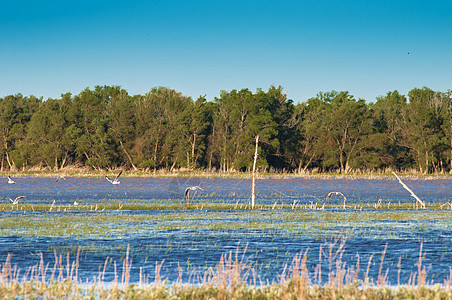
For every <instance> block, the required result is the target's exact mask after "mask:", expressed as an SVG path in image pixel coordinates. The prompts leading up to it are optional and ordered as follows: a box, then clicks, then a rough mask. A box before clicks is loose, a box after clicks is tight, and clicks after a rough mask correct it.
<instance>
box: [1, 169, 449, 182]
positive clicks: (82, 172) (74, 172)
mask: <svg viewBox="0 0 452 300" xmlns="http://www.w3.org/2000/svg"><path fill="white" fill-rule="evenodd" d="M120 171H122V169H114V170H105V171H103V170H86V169H83V168H63V169H60V170H58V171H52V170H36V169H30V170H25V171H24V170H22V171H9V172H8V171H0V177H6V176H8V175H9V176H13V177H54V176H61V175H64V176H73V177H103V176H114V175H116V174H118V172H120ZM397 174H398V175H399V176H401V177H403V178H406V179H414V180H415V179H417V180H421V179H423V180H449V179H451V180H452V174H445V173H436V174H422V173H417V172H413V171H401V172H397ZM121 177H149V178H153V177H195V178H196V177H204V178H209V177H210V178H214V177H219V178H221V177H229V178H250V179H251V178H252V173H251V172H232V171H231V172H217V171H197V170H175V171H168V170H158V171H141V170H138V171H135V170H125V171H123V173H122V174H121ZM256 178H257V179H291V178H307V179H331V180H334V179H350V180H354V179H369V180H378V179H394V180H397V178H395V176H394V175H393V174H392V171H387V172H367V173H366V172H363V173H361V172H355V173H349V174H340V173H296V172H293V173H276V172H257V176H256Z"/></svg>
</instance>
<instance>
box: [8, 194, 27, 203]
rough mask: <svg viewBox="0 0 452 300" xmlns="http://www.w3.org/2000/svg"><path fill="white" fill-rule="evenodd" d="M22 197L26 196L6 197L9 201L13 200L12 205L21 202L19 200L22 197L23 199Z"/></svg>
mask: <svg viewBox="0 0 452 300" xmlns="http://www.w3.org/2000/svg"><path fill="white" fill-rule="evenodd" d="M22 198H25V196H19V197H17V198H16V199H14V200H13V199H11V198H9V197H6V199H8V200H9V201H11V204H12V205H17V204H19V200H20V199H22Z"/></svg>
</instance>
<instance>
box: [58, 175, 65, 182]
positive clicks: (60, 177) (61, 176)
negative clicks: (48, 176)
mask: <svg viewBox="0 0 452 300" xmlns="http://www.w3.org/2000/svg"><path fill="white" fill-rule="evenodd" d="M60 179H63V180H66V177H64V176H63V175H60V176H58V177H57V179H56V182H58V181H59V180H60Z"/></svg>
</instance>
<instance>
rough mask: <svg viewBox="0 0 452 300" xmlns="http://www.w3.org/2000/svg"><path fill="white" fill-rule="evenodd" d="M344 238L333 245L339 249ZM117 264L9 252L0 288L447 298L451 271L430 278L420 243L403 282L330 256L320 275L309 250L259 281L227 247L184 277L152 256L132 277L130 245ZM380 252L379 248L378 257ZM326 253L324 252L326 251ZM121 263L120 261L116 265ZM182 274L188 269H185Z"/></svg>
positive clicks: (147, 295)
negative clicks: (83, 273) (27, 258)
mask: <svg viewBox="0 0 452 300" xmlns="http://www.w3.org/2000/svg"><path fill="white" fill-rule="evenodd" d="M343 246H344V244H343V243H342V242H341V243H340V244H339V245H332V247H333V248H335V251H339V252H340V251H343V250H341V249H344V248H343ZM123 251H125V252H126V254H125V256H124V259H123V261H122V264H116V262H115V261H114V262H112V261H110V260H108V258H107V259H106V260H105V263H104V265H103V266H101V267H100V268H99V273H98V274H97V275H95V276H93V278H92V279H84V278H80V277H79V275H78V274H79V273H78V266H79V263H80V253H79V251H77V254H76V258H75V259H73V258H71V257H70V256H69V254H68V255H67V256H66V257H63V256H57V255H56V256H55V262H54V263H53V265H52V264H49V263H46V262H44V260H43V257H42V256H41V261H40V262H39V263H38V264H36V265H34V266H31V267H30V268H29V269H28V270H25V271H21V270H18V269H17V267H15V266H13V265H12V263H11V256H8V257H7V259H6V261H5V263H4V264H1V265H0V294H1V295H2V297H3V298H5V299H19V298H26V299H29V298H33V299H34V298H39V299H41V298H52V299H53V298H56V299H82V298H83V299H85V298H86V299H451V297H452V271H451V273H450V276H449V277H448V278H447V279H445V280H444V282H443V283H442V284H438V283H437V284H429V280H428V274H427V271H426V268H425V267H424V266H423V265H422V256H423V254H422V245H421V249H420V254H419V259H418V262H417V266H418V271H417V272H415V273H414V274H413V276H411V277H410V280H409V282H408V284H406V285H400V284H397V285H392V286H390V285H389V283H388V281H387V278H386V276H385V274H384V273H382V272H381V271H380V272H379V273H378V276H377V278H371V277H369V276H368V274H367V273H364V274H362V273H361V274H360V272H359V268H360V266H359V264H357V265H356V266H353V265H347V263H346V262H344V261H342V260H341V258H340V257H339V258H335V259H334V260H335V262H334V263H333V265H334V266H335V267H333V268H331V269H330V270H329V273H328V279H326V280H322V276H321V274H320V273H319V272H320V271H319V270H321V268H320V267H321V264H322V263H321V261H320V262H319V264H318V265H317V266H316V267H315V270H316V271H314V272H310V271H309V269H308V266H307V261H308V255H307V254H308V250H306V251H304V252H300V253H299V254H297V255H295V257H294V258H293V260H292V262H291V263H290V265H289V266H288V268H287V269H285V270H284V271H283V272H282V273H281V274H278V276H276V278H277V280H275V281H273V282H271V283H270V282H262V281H260V279H259V277H257V276H256V269H255V267H254V266H253V265H252V264H250V263H248V262H247V261H244V260H243V256H242V255H241V254H239V253H238V252H239V250H238V249H237V252H236V253H233V252H232V251H231V252H229V253H227V254H224V255H222V256H221V258H220V261H219V262H218V263H217V264H216V266H214V267H213V266H212V267H209V268H207V269H205V270H204V271H202V272H201V273H200V275H199V276H195V275H194V273H193V272H191V273H190V272H189V271H188V272H189V273H190V275H189V276H190V278H191V279H189V282H187V283H184V282H183V281H182V277H183V276H184V273H186V272H184V270H182V269H180V268H178V269H177V270H175V272H177V273H178V279H177V280H176V281H175V282H169V281H168V280H166V279H165V276H164V275H163V274H161V268H162V265H163V264H164V262H163V261H162V262H156V265H155V273H154V276H152V277H149V276H148V275H147V274H145V273H144V271H143V269H142V268H140V274H139V282H137V283H131V282H130V278H131V270H132V260H131V259H130V258H129V248H127V250H125V249H124V250H123ZM384 254H385V252H383V253H382V255H381V257H382V259H381V260H382V261H383V258H384ZM325 255H326V254H325ZM112 265H113V266H114V279H113V280H112V281H110V282H109V281H106V280H105V279H104V278H105V277H104V275H105V271H106V269H107V268H111V267H112ZM121 266H122V267H121ZM185 276H187V274H185Z"/></svg>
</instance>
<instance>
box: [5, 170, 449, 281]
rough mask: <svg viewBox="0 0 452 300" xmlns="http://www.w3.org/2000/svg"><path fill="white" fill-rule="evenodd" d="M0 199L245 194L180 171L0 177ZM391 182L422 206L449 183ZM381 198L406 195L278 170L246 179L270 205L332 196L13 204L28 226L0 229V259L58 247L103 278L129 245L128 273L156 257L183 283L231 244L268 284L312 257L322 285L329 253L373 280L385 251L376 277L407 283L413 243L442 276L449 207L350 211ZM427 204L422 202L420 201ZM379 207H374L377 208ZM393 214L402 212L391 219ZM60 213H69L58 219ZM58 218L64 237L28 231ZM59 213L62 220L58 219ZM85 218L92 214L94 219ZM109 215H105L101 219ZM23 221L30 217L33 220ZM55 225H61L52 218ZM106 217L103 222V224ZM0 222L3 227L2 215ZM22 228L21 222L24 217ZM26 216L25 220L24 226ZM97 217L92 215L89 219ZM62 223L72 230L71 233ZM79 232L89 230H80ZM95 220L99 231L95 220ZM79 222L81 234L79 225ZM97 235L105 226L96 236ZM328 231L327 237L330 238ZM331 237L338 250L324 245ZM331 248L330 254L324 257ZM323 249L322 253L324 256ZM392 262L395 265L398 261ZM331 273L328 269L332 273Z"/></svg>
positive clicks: (30, 258)
mask: <svg viewBox="0 0 452 300" xmlns="http://www.w3.org/2000/svg"><path fill="white" fill-rule="evenodd" d="M2 179H4V180H3V183H2V184H1V185H0V187H1V190H2V194H1V195H0V196H1V199H2V201H3V203H6V201H7V200H6V197H10V198H15V197H17V196H22V195H23V196H25V199H23V202H24V203H28V204H49V205H50V204H51V203H52V202H53V201H54V200H55V202H56V204H55V205H57V206H69V205H71V204H72V203H73V202H74V200H78V201H81V202H82V205H96V204H98V205H99V207H101V205H102V204H106V203H115V204H116V203H117V204H121V203H127V202H133V203H137V204H140V203H142V204H154V203H155V204H178V203H185V200H184V197H183V195H184V190H185V188H186V187H188V186H193V185H199V186H201V187H202V188H203V189H204V191H198V192H197V193H196V194H195V195H193V193H192V195H193V196H192V200H191V202H192V203H193V204H194V205H196V204H198V205H199V206H201V205H202V204H207V203H216V204H236V203H239V204H248V203H249V202H250V186H251V180H250V179H242V178H219V177H215V178H188V177H165V178H163V177H150V178H145V177H136V178H134V177H124V178H121V184H120V185H116V186H114V185H111V184H110V183H108V182H107V181H106V180H105V178H102V177H83V178H79V177H68V178H67V180H65V181H62V180H60V181H59V182H56V181H55V178H49V177H39V178H38V177H20V178H15V181H16V182H17V184H15V185H9V184H7V183H6V179H5V178H2ZM403 181H404V182H405V183H406V184H407V185H408V186H409V187H410V188H411V189H412V190H413V191H414V192H415V193H416V195H417V196H419V198H421V199H422V200H423V201H425V202H426V203H428V204H432V203H447V202H451V201H452V181H451V180H449V179H436V180H409V179H403ZM332 191H340V192H342V193H343V194H344V195H345V196H346V197H347V205H349V208H347V209H346V210H343V209H342V208H341V205H342V203H343V199H342V198H340V197H337V196H336V197H332V198H330V199H329V200H328V201H327V200H326V199H325V198H326V195H327V194H328V193H329V192H332ZM379 200H381V202H382V204H387V203H393V204H395V203H401V204H404V203H414V201H415V200H414V199H413V198H412V197H411V196H410V194H409V193H408V192H407V191H406V190H405V189H404V188H403V187H402V186H401V185H400V184H399V183H398V181H397V180H393V179H378V180H369V179H319V178H287V179H275V178H266V179H258V180H257V182H256V203H257V204H266V205H272V204H274V203H275V202H277V204H281V203H282V204H286V205H290V204H292V203H293V202H294V201H297V204H298V205H306V204H311V203H317V204H318V207H319V206H321V204H322V203H326V204H333V205H335V207H334V208H328V209H325V210H307V209H304V210H303V209H302V210H298V211H297V210H295V211H292V210H290V209H283V210H278V209H275V210H255V211H252V212H250V211H237V210H227V211H205V210H196V209H194V210H181V211H171V210H163V211H158V210H157V211H156V210H130V211H127V210H122V211H116V210H105V211H83V210H81V211H69V212H64V211H59V212H58V211H52V212H32V211H27V212H25V213H24V212H22V211H1V212H0V218H1V219H2V221H3V220H5V222H6V221H7V220H8V218H9V219H12V220H15V219H14V218H19V217H20V220H23V221H24V222H28V223H27V224H28V225H27V226H30V228H33V226H34V227H35V228H33V230H35V231H32V229H21V228H7V226H6V225H4V226H3V227H2V228H1V234H0V262H2V263H3V262H5V260H6V257H7V255H8V253H9V254H11V255H12V264H13V265H14V264H16V265H18V267H20V269H21V270H26V269H27V268H28V267H30V266H32V265H34V264H37V263H38V262H39V260H40V253H42V254H43V256H44V261H45V262H46V263H49V266H50V267H51V266H53V263H54V261H55V253H56V254H57V255H63V256H64V257H65V255H66V253H70V255H71V258H72V259H74V258H75V253H76V252H77V248H78V247H80V249H81V257H80V267H79V278H83V279H84V278H89V279H92V278H93V276H97V275H98V274H99V272H100V271H102V270H103V268H104V263H105V261H106V259H107V257H108V258H109V260H108V262H109V263H108V264H107V268H106V272H105V280H106V281H109V280H112V279H113V276H114V268H113V264H112V262H113V261H116V262H117V265H118V269H121V266H122V259H124V257H125V254H126V248H127V246H129V247H130V257H131V259H132V278H131V280H132V281H135V282H136V281H138V280H139V272H140V268H141V269H142V271H143V272H144V273H145V274H147V275H149V279H150V280H151V281H152V280H153V277H154V270H155V264H156V262H162V261H164V263H163V267H162V270H161V275H162V276H163V277H165V278H168V279H169V280H171V281H175V280H176V279H177V276H178V271H177V270H178V268H181V270H183V277H182V279H183V281H185V282H188V281H189V280H192V278H193V275H196V274H202V273H203V272H205V271H206V270H207V269H208V268H209V267H212V268H215V266H216V265H217V264H218V262H219V261H220V257H221V255H222V254H227V253H229V252H230V251H232V252H233V253H235V252H238V253H239V258H242V257H243V259H244V261H245V262H246V263H247V264H248V265H250V266H252V267H253V268H254V269H255V270H257V274H258V276H259V278H260V279H261V280H262V281H263V282H267V281H268V282H272V281H278V274H281V273H282V272H283V270H284V266H286V265H287V266H289V265H290V264H291V263H292V259H293V257H294V256H295V255H296V254H298V253H300V252H303V253H305V251H306V250H308V252H307V253H308V266H309V272H310V275H311V276H314V269H315V267H316V266H317V265H318V264H319V250H320V249H323V250H324V255H322V260H321V263H322V270H323V271H322V273H323V275H324V278H322V282H323V283H325V282H326V281H327V275H328V272H329V270H330V262H331V261H333V260H334V261H337V260H338V259H339V258H341V261H342V262H345V263H346V267H351V266H354V267H356V266H357V264H358V262H359V266H360V275H359V277H360V278H362V276H363V274H364V272H365V271H366V268H367V265H368V263H369V261H371V263H370V265H369V266H370V271H369V277H371V278H374V280H376V279H377V276H378V272H379V269H380V262H381V254H382V253H383V251H384V249H385V247H387V250H386V253H385V257H384V262H383V267H382V268H383V269H382V270H383V273H385V272H386V270H387V272H388V281H389V283H390V284H393V285H396V284H397V283H398V282H400V283H402V284H405V283H408V281H409V278H410V276H412V275H413V273H414V272H417V271H418V267H417V265H416V264H417V262H418V260H419V252H420V247H421V245H422V256H423V260H422V265H423V266H425V267H426V271H427V279H429V280H430V281H433V282H435V283H443V282H444V280H447V279H448V278H449V276H450V269H451V268H452V252H451V251H452V211H451V210H438V209H435V210H433V209H427V210H400V209H397V210H396V209H383V208H380V209H372V208H371V207H369V206H368V208H366V209H363V210H359V209H353V206H355V205H358V204H359V205H366V204H371V203H376V202H378V201H379ZM428 204H427V207H428ZM383 207H384V206H383ZM400 216H402V217H400ZM67 217H71V218H72V219H65V218H67ZM96 217H101V218H103V217H105V218H104V219H102V220H104V221H103V222H104V223H106V224H103V225H105V226H107V227H108V226H110V227H108V228H111V230H103V229H102V230H97V229H96V226H101V225H102V224H100V225H96V226H93V227H92V228H91V227H87V226H88V225H90V224H86V223H89V222H98V220H97V219H95V218H96ZM46 220H48V222H51V224H47V226H50V227H49V228H51V227H52V224H55V226H59V227H62V226H69V229H72V231H71V230H69V231H68V232H72V233H71V234H55V233H52V231H51V230H42V231H40V230H39V228H37V227H39V226H42V225H40V224H44V223H45V222H46ZM64 220H70V221H64ZM94 220H95V221H94ZM111 220H114V222H113V221H111ZM33 222H35V223H33ZM61 222H66V223H67V224H61ZM109 222H111V224H110V223H109ZM3 224H7V223H3ZM30 224H31V225H30ZM33 224H37V225H33ZM96 224H98V223H96ZM74 228H88V229H84V230H85V231H83V232H84V233H83V234H74ZM90 228H91V229H90ZM99 228H100V227H99ZM86 230H87V231H86ZM106 231H108V232H106ZM338 239H339V240H338ZM340 239H343V240H345V247H344V248H343V250H342V251H339V252H337V253H336V250H337V249H338V247H339V244H340ZM329 247H331V249H332V250H334V251H333V252H331V253H332V254H331V255H330V254H328V253H327V252H328V251H327V250H326V249H328V248H329ZM333 254H334V255H333ZM399 259H400V264H399ZM334 269H335V265H334V268H333V270H334Z"/></svg>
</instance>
